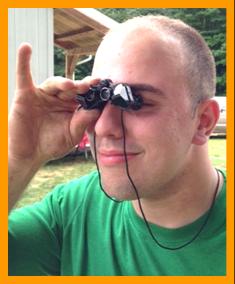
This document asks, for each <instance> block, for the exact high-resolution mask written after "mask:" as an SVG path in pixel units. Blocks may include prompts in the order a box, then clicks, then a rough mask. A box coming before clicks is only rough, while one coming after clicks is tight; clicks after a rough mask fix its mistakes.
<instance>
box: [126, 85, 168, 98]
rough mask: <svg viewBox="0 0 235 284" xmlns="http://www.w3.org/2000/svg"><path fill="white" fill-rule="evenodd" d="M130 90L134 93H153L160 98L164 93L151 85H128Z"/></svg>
mask: <svg viewBox="0 0 235 284" xmlns="http://www.w3.org/2000/svg"><path fill="white" fill-rule="evenodd" d="M128 85H129V86H130V87H131V89H132V90H133V91H134V92H138V91H147V92H150V93H155V94H157V95H160V96H164V93H163V92H162V91H161V90H160V89H158V88H156V87H154V86H152V85H149V84H128Z"/></svg>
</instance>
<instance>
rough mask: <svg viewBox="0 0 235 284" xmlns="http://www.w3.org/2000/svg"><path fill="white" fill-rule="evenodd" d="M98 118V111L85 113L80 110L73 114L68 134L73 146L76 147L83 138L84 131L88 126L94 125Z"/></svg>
mask: <svg viewBox="0 0 235 284" xmlns="http://www.w3.org/2000/svg"><path fill="white" fill-rule="evenodd" d="M99 116H100V111H99V110H92V111H86V110H84V109H80V110H79V111H78V112H75V113H74V115H73V118H72V121H71V124H70V133H71V138H72V143H73V145H76V144H77V143H78V142H79V141H80V140H81V139H82V137H83V135H84V132H85V130H86V129H87V127H89V125H91V124H92V123H95V121H96V120H97V119H98V117H99Z"/></svg>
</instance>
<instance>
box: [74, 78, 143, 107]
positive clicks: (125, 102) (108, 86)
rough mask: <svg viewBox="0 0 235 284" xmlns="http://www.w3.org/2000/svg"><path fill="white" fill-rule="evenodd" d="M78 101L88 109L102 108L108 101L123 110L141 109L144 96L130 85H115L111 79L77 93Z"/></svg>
mask: <svg viewBox="0 0 235 284" xmlns="http://www.w3.org/2000/svg"><path fill="white" fill-rule="evenodd" d="M76 101H77V102H78V103H79V104H80V105H81V107H83V108H84V109H86V110H91V109H100V110H102V109H103V108H104V106H105V105H106V103H107V102H110V103H111V104H113V105H115V106H118V107H120V108H121V109H123V110H139V109H140V108H141V107H142V105H143V99H142V97H141V96H139V95H135V94H134V93H133V92H132V90H131V87H130V86H129V85H127V84H116V85H114V84H113V83H112V81H111V80H109V79H105V80H102V81H101V82H100V83H99V84H98V85H95V86H91V87H90V89H89V91H88V92H87V93H85V94H83V95H77V96H76Z"/></svg>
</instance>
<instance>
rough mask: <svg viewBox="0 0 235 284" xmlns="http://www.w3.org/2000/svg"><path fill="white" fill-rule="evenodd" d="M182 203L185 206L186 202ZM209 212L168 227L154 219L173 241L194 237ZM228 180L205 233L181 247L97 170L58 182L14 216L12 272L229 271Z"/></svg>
mask: <svg viewBox="0 0 235 284" xmlns="http://www.w3.org/2000/svg"><path fill="white" fill-rule="evenodd" d="M182 210H183V208H182ZM204 217H205V216H202V217H201V218H199V219H198V220H196V221H195V222H194V223H192V224H190V225H187V226H184V227H181V228H178V229H166V228H161V227H158V226H156V225H153V224H150V226H151V228H152V231H153V233H154V235H155V236H156V237H157V239H158V240H159V241H160V242H161V243H162V244H164V245H166V246H171V247H175V246H179V245H182V244H183V243H185V242H186V241H188V240H189V239H191V238H192V236H193V235H194V234H195V233H196V232H197V231H198V229H199V228H200V225H201V224H202V222H203V220H204ZM225 270H226V268H225V185H224V187H223V189H222V191H221V192H220V194H219V196H218V197H217V200H216V203H215V206H214V208H213V212H212V215H211V216H210V218H209V221H208V223H207V225H206V227H205V228H204V229H203V231H202V232H201V234H200V235H199V237H198V238H197V239H196V240H195V241H194V242H193V243H191V244H190V245H188V246H186V247H184V248H182V249H180V250H176V251H170V250H166V249H163V248H160V247H159V246H158V245H156V243H155V242H154V241H153V239H152V238H151V237H150V235H149V233H148V231H147V230H146V226H145V224H144V222H143V220H142V218H140V217H139V216H138V215H137V214H136V213H135V211H134V209H133V207H132V203H131V202H130V201H124V202H122V203H116V202H113V201H112V200H110V199H109V198H107V197H106V196H105V194H104V193H103V192H102V191H101V190H100V188H99V183H98V174H97V173H96V172H94V173H91V174H90V175H88V176H85V177H83V178H81V179H77V180H74V181H72V182H70V183H68V184H64V185H59V186H57V187H56V188H55V190H54V191H53V192H52V193H50V194H49V195H47V196H46V198H45V199H44V200H43V201H41V202H39V203H36V204H34V205H32V206H28V207H25V208H22V209H17V210H14V211H13V212H12V213H11V214H10V217H9V275H97V276H99V275H103V276H105V275H126V276H128V275H130V276H131V275H137V276H142V275H153V276H157V275H225Z"/></svg>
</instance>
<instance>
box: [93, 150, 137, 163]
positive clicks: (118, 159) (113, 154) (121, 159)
mask: <svg viewBox="0 0 235 284" xmlns="http://www.w3.org/2000/svg"><path fill="white" fill-rule="evenodd" d="M139 154H140V153H133V152H127V153H126V157H125V155H124V152H123V151H122V152H120V151H99V152H98V162H99V164H100V165H102V166H115V165H119V164H123V163H125V162H126V159H127V161H130V160H132V159H134V158H136V157H137V156H138V155H139Z"/></svg>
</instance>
